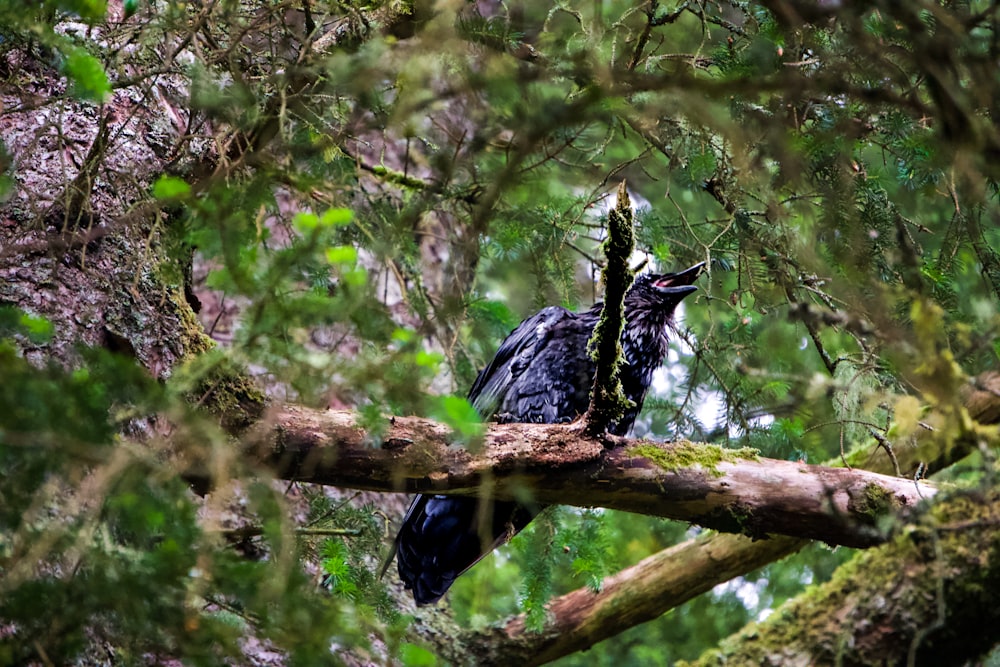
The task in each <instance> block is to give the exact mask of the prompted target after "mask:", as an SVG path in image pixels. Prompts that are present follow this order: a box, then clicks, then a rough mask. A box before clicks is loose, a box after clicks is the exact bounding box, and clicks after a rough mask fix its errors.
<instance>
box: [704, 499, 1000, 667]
mask: <svg viewBox="0 0 1000 667" xmlns="http://www.w3.org/2000/svg"><path fill="white" fill-rule="evenodd" d="M998 527H1000V491H997V490H995V489H994V490H993V491H991V492H990V493H989V494H988V495H987V496H985V497H982V496H980V495H979V494H978V493H960V494H956V495H953V496H952V497H949V498H947V499H946V500H944V501H943V502H941V503H939V504H938V505H936V506H935V507H934V509H933V510H932V511H931V512H930V513H929V514H928V515H926V516H924V517H921V520H920V521H918V522H917V523H915V524H913V525H909V526H907V528H906V530H904V531H903V532H902V533H901V534H900V535H899V536H898V537H896V538H895V539H894V540H893V541H892V542H891V543H890V544H888V545H886V546H884V547H881V548H879V549H875V550H872V551H868V552H864V553H862V554H860V555H859V556H858V557H857V558H855V559H853V560H852V561H851V562H849V563H847V564H846V565H844V566H843V567H841V568H840V569H839V570H838V571H837V572H836V574H835V575H834V577H833V579H831V580H830V581H829V582H827V583H825V584H823V585H821V586H819V587H817V588H816V589H815V590H813V591H810V592H809V593H808V594H806V595H802V596H800V597H798V598H796V599H795V600H794V601H792V602H790V603H788V604H786V605H785V606H783V607H782V608H781V610H780V611H779V612H777V613H775V614H772V615H771V616H770V617H769V618H768V620H767V621H765V622H763V623H759V624H751V625H750V626H748V627H747V628H745V629H744V630H742V631H741V632H740V633H739V634H738V635H736V636H734V637H732V638H730V639H728V640H726V641H725V642H723V644H722V645H721V646H720V648H719V650H717V651H712V652H711V653H709V654H707V655H705V656H703V657H702V658H701V659H700V660H699V661H698V662H697V663H696V664H698V665H723V664H725V665H729V666H733V665H755V666H756V665H815V664H834V663H836V664H838V665H873V664H880V665H881V664H904V663H905V664H908V665H945V664H951V665H957V664H962V663H964V662H966V661H969V660H974V659H976V658H978V657H979V656H980V655H982V654H983V653H985V652H987V651H988V650H989V649H990V648H991V647H992V646H994V645H995V644H996V643H997V642H1000V606H998V605H997V604H996V597H995V596H996V591H997V590H1000V530H997V528H998Z"/></svg>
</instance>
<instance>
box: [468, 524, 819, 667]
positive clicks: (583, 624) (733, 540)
mask: <svg viewBox="0 0 1000 667" xmlns="http://www.w3.org/2000/svg"><path fill="white" fill-rule="evenodd" d="M746 541H747V539H746V538H741V537H738V536H735V535H722V534H718V533H711V534H709V533H705V534H702V535H700V536H698V537H697V538H696V539H694V540H692V541H691V542H685V543H683V544H679V545H677V546H675V547H672V548H670V549H664V550H663V551H659V552H657V553H655V554H653V555H652V556H649V557H648V558H646V559H644V560H642V561H640V562H639V563H637V564H635V565H633V566H632V567H628V568H625V569H624V570H622V571H621V572H619V573H617V574H615V575H614V576H612V577H608V578H607V579H605V580H604V584H603V586H602V588H601V591H600V592H599V593H595V592H593V591H592V590H590V589H589V588H580V589H577V590H575V591H572V592H571V593H567V594H566V595H563V596H561V597H558V598H556V599H554V600H553V601H552V602H551V603H550V604H549V606H548V608H547V610H548V612H549V618H550V620H549V622H547V623H546V624H545V628H544V629H543V630H542V631H541V632H538V633H535V632H531V631H529V630H527V628H526V626H525V617H524V616H523V615H520V616H516V617H514V618H512V619H510V620H508V621H507V622H505V623H503V624H501V625H500V626H499V627H496V628H490V629H488V630H485V631H482V632H477V633H472V634H471V635H470V636H469V637H467V638H466V640H465V643H466V646H467V647H468V650H469V653H471V654H474V655H475V656H476V664H477V665H498V666H499V665H509V664H514V663H516V664H524V665H543V664H545V663H547V662H551V661H552V660H555V659H557V658H561V657H563V656H566V655H569V654H571V653H575V652H576V651H581V650H584V649H587V648H589V647H591V646H593V645H594V644H596V643H597V642H600V641H603V640H605V639H608V638H609V637H613V636H615V635H617V634H618V633H620V632H622V631H624V630H626V629H628V628H631V627H632V626H635V625H639V624H640V623H645V622H646V621H651V620H653V619H654V618H658V617H659V616H661V615H662V614H663V613H664V611H663V610H664V608H667V609H669V608H671V607H676V606H677V605H679V604H681V603H683V602H686V601H688V600H690V599H691V598H693V597H695V596H697V595H701V594H702V593H706V592H708V591H710V590H711V589H712V588H713V587H714V586H715V585H716V584H717V583H718V582H719V580H720V579H721V580H722V581H727V580H729V579H732V578H734V577H737V576H739V575H741V574H743V573H745V572H750V571H752V570H755V569H757V568H758V567H762V566H763V565H766V564H767V563H769V562H771V561H772V560H777V559H778V558H781V557H783V556H785V555H786V554H787V553H789V550H790V549H791V547H793V546H795V545H798V546H795V549H791V550H792V551H794V550H796V549H798V548H800V547H801V545H804V544H806V543H807V542H806V541H804V540H798V539H795V538H792V537H774V538H769V539H765V540H761V541H759V542H755V543H754V544H755V545H756V546H757V548H755V549H752V550H748V549H743V548H742V546H743V543H744V542H746Z"/></svg>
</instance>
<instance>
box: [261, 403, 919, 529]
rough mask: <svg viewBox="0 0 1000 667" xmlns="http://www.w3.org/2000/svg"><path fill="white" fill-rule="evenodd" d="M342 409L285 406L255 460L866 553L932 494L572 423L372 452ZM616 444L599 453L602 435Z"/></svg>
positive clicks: (414, 436) (421, 424) (362, 481)
mask: <svg viewBox="0 0 1000 667" xmlns="http://www.w3.org/2000/svg"><path fill="white" fill-rule="evenodd" d="M354 419H355V415H354V413H352V412H348V411H326V412H321V411H316V410H310V409H306V408H301V407H286V408H284V409H283V410H282V411H281V412H279V413H278V414H277V415H275V417H274V419H273V420H272V421H271V423H270V424H269V425H266V426H263V427H262V428H261V429H259V430H258V431H257V436H258V442H257V447H256V456H257V459H258V460H259V461H260V462H261V463H263V464H264V465H265V466H266V467H268V468H270V469H271V470H272V471H273V472H274V473H275V474H276V475H277V476H278V477H280V478H282V479H294V480H298V481H303V482H313V483H319V484H328V485H333V486H344V487H352V488H358V489H368V490H373V491H397V492H410V493H413V492H419V493H440V494H456V495H467V496H475V495H479V494H481V493H482V492H483V488H484V484H483V482H484V480H486V479H489V480H490V485H489V488H490V493H491V494H492V495H493V497H495V498H497V499H500V500H514V499H518V498H523V492H524V489H525V488H527V489H530V491H531V494H532V497H533V498H534V499H535V500H537V501H538V502H539V503H542V504H563V505H576V506H583V507H591V506H599V507H608V508H612V509H619V510H625V511H629V512H638V513H642V514H648V515H652V516H661V517H666V518H670V519H676V520H680V521H688V522H691V523H696V524H699V525H702V526H706V527H709V528H715V529H717V530H720V531H724V532H737V533H743V534H746V535H750V536H752V537H756V538H760V537H764V536H766V535H767V534H770V533H775V534H786V535H791V536H795V537H800V538H806V539H818V540H823V541H824V542H828V543H830V544H839V545H846V546H854V547H869V546H873V545H875V544H880V543H882V542H884V541H885V539H886V535H885V534H884V533H883V532H882V531H881V530H879V529H878V527H877V525H878V521H879V519H880V518H881V517H883V516H885V515H887V514H890V513H892V512H893V511H894V510H897V509H900V508H904V507H912V506H914V505H916V504H917V503H918V502H919V501H920V500H921V498H927V497H930V496H932V495H933V494H934V492H935V489H934V487H933V486H931V485H929V484H927V483H924V482H921V483H920V484H919V487H920V488H919V489H918V488H917V485H916V484H914V482H913V481H911V480H906V479H900V478H896V477H888V476H884V475H878V474H875V473H870V472H867V471H862V470H848V469H843V468H825V467H822V466H812V465H806V464H803V463H796V462H792V461H778V460H772V459H760V458H757V456H756V452H755V451H754V450H725V449H723V448H721V447H718V446H716V445H705V444H693V443H690V442H677V443H668V444H656V443H651V442H647V441H641V440H630V439H625V438H614V437H608V438H604V439H597V438H592V437H589V436H587V435H586V434H585V432H584V430H583V429H582V428H581V427H580V426H579V425H577V424H571V425H561V424H495V425H491V426H490V428H489V430H488V432H487V434H486V437H485V443H484V447H483V450H482V452H481V453H478V454H473V453H471V452H469V451H468V450H465V449H460V448H456V447H451V446H449V445H450V443H451V440H452V438H451V434H450V433H449V430H448V428H447V427H446V426H444V425H442V424H439V423H437V422H433V421H430V420H427V419H421V418H417V417H399V418H394V419H392V420H391V423H390V425H389V428H388V429H387V431H386V433H385V435H384V436H383V438H382V447H381V448H374V447H372V446H371V445H372V443H371V438H370V437H369V436H368V434H367V433H366V432H365V431H364V430H362V429H360V428H358V427H356V426H355V425H354ZM609 438H610V440H611V441H612V442H613V443H614V444H615V445H618V446H616V447H615V448H614V449H607V448H606V444H607V442H608V439H609Z"/></svg>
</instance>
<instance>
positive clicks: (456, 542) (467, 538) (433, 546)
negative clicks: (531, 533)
mask: <svg viewBox="0 0 1000 667" xmlns="http://www.w3.org/2000/svg"><path fill="white" fill-rule="evenodd" d="M481 509H482V506H481V502H480V501H479V500H478V499H476V498H463V497H458V496H428V495H421V496H417V497H416V498H414V500H413V503H412V504H411V505H410V509H409V510H408V511H407V512H406V516H405V517H404V518H403V525H402V527H401V528H400V529H399V534H398V535H397V536H396V541H395V543H394V544H393V547H392V550H391V551H390V553H389V556H388V558H387V559H386V561H385V563H383V565H382V573H384V572H385V570H386V569H387V568H388V565H389V563H390V562H392V557H393V556H394V555H395V556H396V558H397V563H398V569H399V578H400V579H402V581H403V585H404V586H405V587H406V588H408V589H411V590H412V591H413V598H414V600H416V602H417V604H418V605H425V604H432V603H434V602H437V601H438V600H440V599H441V596H443V595H444V594H445V592H447V590H448V589H449V588H450V587H451V585H452V583H454V581H455V579H456V578H458V576H459V575H461V574H462V573H463V572H465V571H466V570H468V569H469V568H470V567H472V566H473V565H475V564H476V563H478V562H479V561H480V560H481V559H482V558H483V557H484V556H486V555H487V554H489V553H490V552H491V551H493V550H494V549H495V548H497V547H498V546H500V545H501V544H503V543H505V542H507V541H508V540H509V539H510V538H511V537H513V536H514V535H516V534H517V533H519V532H520V531H521V530H522V529H523V528H524V527H525V526H526V525H528V522H530V521H531V519H533V518H534V517H535V516H536V515H537V514H538V512H539V511H540V510H541V508H539V507H534V508H529V507H527V506H525V505H521V504H520V503H514V502H496V503H492V504H491V505H490V506H489V507H488V508H487V509H491V510H492V511H491V512H488V513H489V514H491V515H492V516H489V517H484V516H482V514H484V512H481Z"/></svg>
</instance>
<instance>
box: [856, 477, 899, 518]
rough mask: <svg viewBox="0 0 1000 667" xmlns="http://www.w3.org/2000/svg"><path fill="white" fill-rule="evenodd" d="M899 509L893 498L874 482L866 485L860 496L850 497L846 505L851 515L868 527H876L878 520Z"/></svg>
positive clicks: (897, 502)
mask: <svg viewBox="0 0 1000 667" xmlns="http://www.w3.org/2000/svg"><path fill="white" fill-rule="evenodd" d="M899 507H900V504H899V501H897V500H896V498H895V496H893V494H892V493H891V492H889V491H886V490H885V489H883V488H882V487H881V486H879V485H878V484H875V483H874V482H872V483H869V484H866V485H865V488H864V491H863V492H862V493H861V495H860V496H857V497H852V498H851V499H850V500H849V501H848V503H847V508H848V509H849V510H850V511H851V513H853V514H854V515H855V516H857V517H858V518H859V519H861V520H862V521H864V522H865V523H867V524H868V525H870V526H874V525H877V524H878V522H879V520H880V519H882V518H883V517H886V516H890V515H892V514H893V513H894V512H895V511H896V510H897V509H899Z"/></svg>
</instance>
